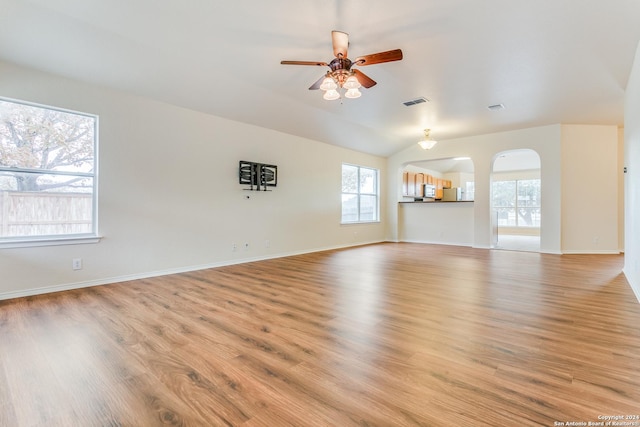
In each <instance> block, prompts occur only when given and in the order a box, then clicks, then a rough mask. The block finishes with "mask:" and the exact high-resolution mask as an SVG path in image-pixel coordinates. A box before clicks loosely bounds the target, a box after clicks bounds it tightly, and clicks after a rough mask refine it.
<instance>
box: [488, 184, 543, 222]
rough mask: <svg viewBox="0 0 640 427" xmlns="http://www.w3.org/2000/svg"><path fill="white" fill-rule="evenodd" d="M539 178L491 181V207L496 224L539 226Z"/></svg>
mask: <svg viewBox="0 0 640 427" xmlns="http://www.w3.org/2000/svg"><path fill="white" fill-rule="evenodd" d="M540 195H541V192H540V180H539V179H524V180H513V181H496V182H494V183H493V208H494V210H495V212H497V213H496V215H497V219H498V225H499V226H506V227H540Z"/></svg>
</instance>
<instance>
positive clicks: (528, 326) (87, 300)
mask: <svg viewBox="0 0 640 427" xmlns="http://www.w3.org/2000/svg"><path fill="white" fill-rule="evenodd" d="M622 264H623V258H622V256H617V255H563V256H559V255H546V254H539V253H525V252H507V251H489V250H480V249H472V248H465V247H452V246H431V245H421V244H408V243H400V244H396V243H385V244H378V245H369V246H362V247H356V248H350V249H344V250H336V251H327V252H319V253H313V254H306V255H300V256H294V257H287V258H281V259H274V260H268V261H261V262H254V263H247V264H242V265H235V266H228V267H223V268H217V269H210V270H204V271H198V272H192V273H185V274H177V275H171V276H164V277H158V278H152V279H145V280H136V281H130V282H124V283H119V284H113V285H107V286H100V287H94V288H86V289H80V290H74V291H69V292H60V293H56V294H50V295H43V296H37V297H29V298H22V299H15V300H9V301H2V302H0V426H12V427H13V426H82V427H87V426H160V425H171V426H247V427H257V426H270V427H271V426H557V425H562V424H561V423H568V422H584V423H585V425H586V423H588V422H598V421H601V419H599V417H600V418H601V417H602V416H610V415H625V416H634V415H638V414H640V304H639V303H638V301H637V300H636V299H635V297H634V295H633V292H632V291H631V289H630V287H629V285H628V283H627V282H626V280H625V278H624V276H623V275H622V274H621V272H620V271H621V268H622ZM631 421H636V422H637V424H636V425H640V419H638V420H631Z"/></svg>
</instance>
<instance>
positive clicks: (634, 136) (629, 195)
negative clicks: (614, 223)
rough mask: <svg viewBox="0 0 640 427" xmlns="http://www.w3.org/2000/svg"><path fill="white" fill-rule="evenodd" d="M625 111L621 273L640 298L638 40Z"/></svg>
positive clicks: (639, 298)
mask: <svg viewBox="0 0 640 427" xmlns="http://www.w3.org/2000/svg"><path fill="white" fill-rule="evenodd" d="M624 111H625V113H624V161H625V163H624V167H626V168H627V173H626V174H625V177H624V189H625V190H624V191H625V205H624V209H625V215H624V219H625V225H624V230H625V231H624V241H625V246H624V248H625V257H624V259H625V262H624V274H625V276H626V277H627V280H628V281H629V283H630V284H631V287H632V289H633V290H634V292H635V294H636V297H637V298H638V301H640V215H639V214H638V212H640V44H639V45H638V48H637V49H636V56H635V60H634V63H633V67H632V68H631V73H630V75H629V81H628V83H627V89H626V96H625V109H624Z"/></svg>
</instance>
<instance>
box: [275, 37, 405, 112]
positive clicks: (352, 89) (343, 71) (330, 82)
mask: <svg viewBox="0 0 640 427" xmlns="http://www.w3.org/2000/svg"><path fill="white" fill-rule="evenodd" d="M331 40H332V42H333V54H334V56H335V58H334V59H333V60H332V61H331V62H329V63H326V62H321V61H281V62H280V63H281V64H283V65H313V66H327V67H329V69H330V71H327V74H326V75H325V76H323V77H321V78H320V79H319V80H318V81H317V82H315V83H314V84H313V85H311V87H310V88H309V90H317V89H320V90H322V91H324V95H323V96H322V97H323V98H324V99H326V100H328V101H333V100H335V99H339V98H341V96H340V92H339V91H340V90H343V91H344V97H345V98H349V99H354V98H360V96H361V95H362V93H361V92H360V90H359V89H360V88H361V87H364V88H367V89H368V88H370V87H372V86H375V84H376V82H375V81H374V80H373V79H371V78H370V77H368V76H367V75H365V74H364V73H363V72H362V71H360V70H355V69H352V68H351V67H352V66H354V65H357V66H361V67H362V66H365V65H373V64H380V63H383V62H391V61H399V60H401V59H402V51H401V50H400V49H395V50H389V51H386V52H378V53H373V54H370V55H365V56H359V57H357V58H356V59H355V61H351V60H350V59H349V58H347V49H348V47H349V35H348V34H347V33H345V32H342V31H332V32H331Z"/></svg>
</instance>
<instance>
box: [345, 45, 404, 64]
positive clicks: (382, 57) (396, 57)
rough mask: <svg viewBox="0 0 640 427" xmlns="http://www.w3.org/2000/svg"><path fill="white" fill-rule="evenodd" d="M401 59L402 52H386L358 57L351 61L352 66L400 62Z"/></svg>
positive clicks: (398, 50) (396, 50)
mask: <svg viewBox="0 0 640 427" xmlns="http://www.w3.org/2000/svg"><path fill="white" fill-rule="evenodd" d="M401 59H402V50H400V49H395V50H388V51H386V52H378V53H372V54H371V55H364V56H359V57H357V58H356V60H355V61H353V64H354V65H360V66H365V65H372V64H380V63H382V62H391V61H400V60H401Z"/></svg>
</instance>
